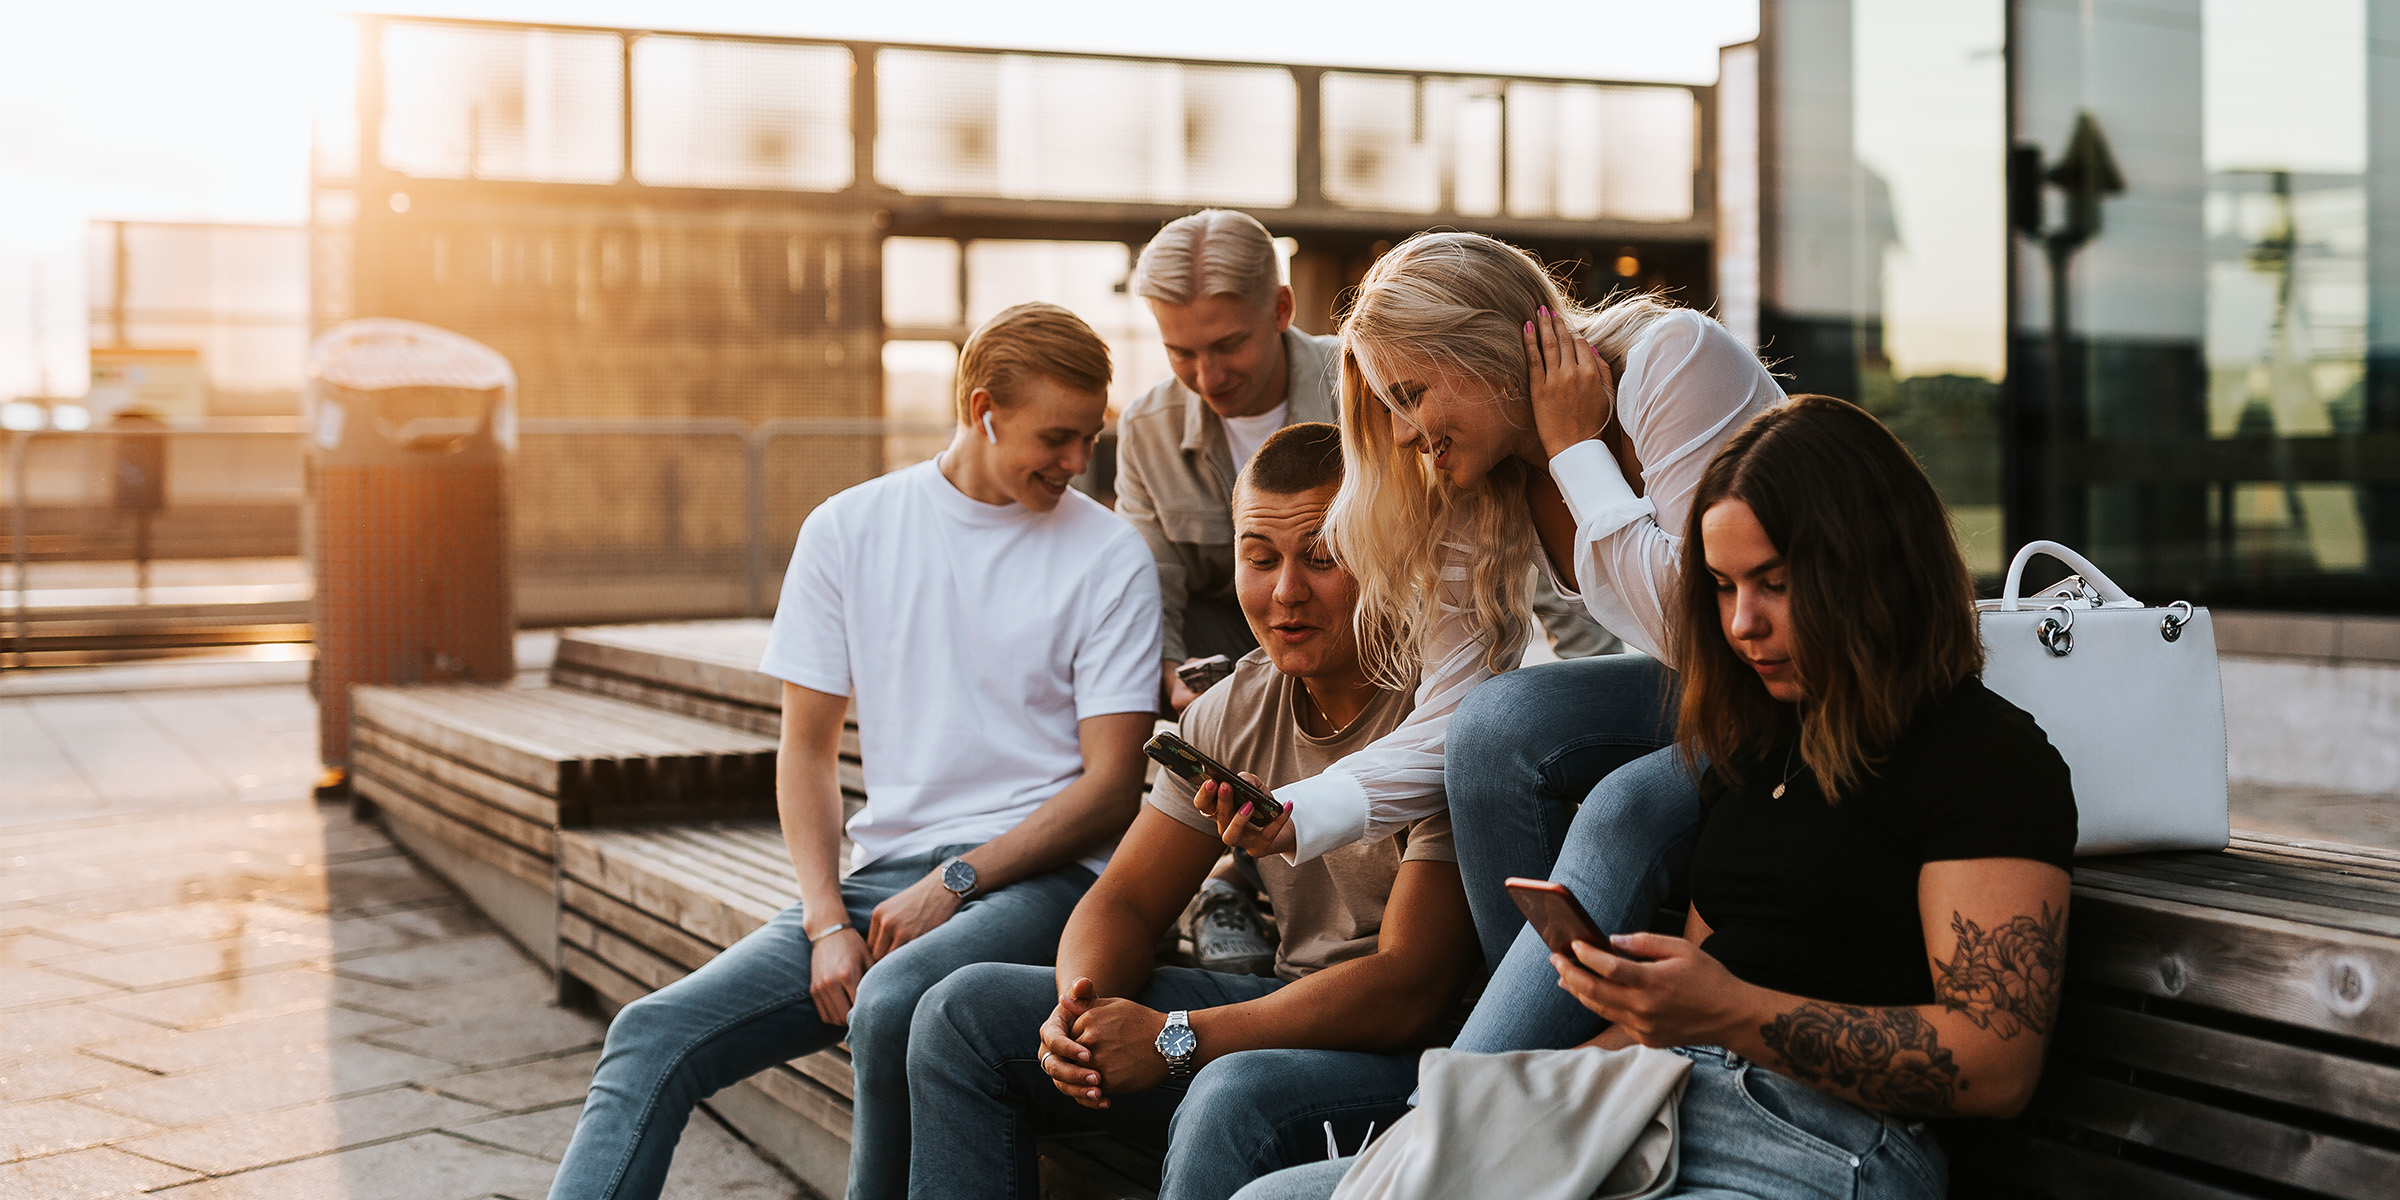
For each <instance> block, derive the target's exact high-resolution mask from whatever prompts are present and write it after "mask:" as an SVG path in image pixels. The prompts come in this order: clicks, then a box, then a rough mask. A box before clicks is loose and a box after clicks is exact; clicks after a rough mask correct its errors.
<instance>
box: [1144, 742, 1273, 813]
mask: <svg viewBox="0 0 2400 1200" xmlns="http://www.w3.org/2000/svg"><path fill="white" fill-rule="evenodd" d="M1142 753H1144V754H1147V755H1149V756H1150V757H1152V758H1154V759H1156V760H1158V764H1159V765H1160V766H1162V767H1165V768H1166V769H1168V770H1170V771H1173V772H1175V774H1176V775H1177V776H1178V777H1180V778H1181V779H1182V780H1183V781H1184V782H1185V783H1188V784H1191V785H1192V786H1193V787H1198V786H1200V784H1201V781H1203V780H1214V781H1216V782H1218V783H1220V784H1223V785H1225V786H1226V787H1229V788H1232V789H1233V793H1234V795H1236V796H1238V797H1240V798H1242V799H1244V800H1248V801H1249V802H1250V823H1251V824H1253V825H1265V824H1266V823H1268V822H1269V821H1272V820H1274V819H1275V818H1277V817H1280V816H1282V815H1283V802H1282V801H1280V800H1277V799H1276V798H1275V797H1273V796H1270V795H1268V794H1267V792H1266V790H1265V789H1263V788H1257V787H1252V786H1251V785H1250V781H1249V780H1246V779H1244V778H1242V777H1241V776H1240V775H1237V774H1235V773H1234V772H1233V769H1232V768H1230V767H1228V766H1226V765H1225V764H1223V763H1221V762H1218V761H1217V760H1215V759H1213V758H1210V757H1209V756H1207V755H1205V754H1202V753H1200V752H1199V751H1198V750H1195V749H1193V748H1192V744H1191V743H1190V742H1187V741H1184V740H1183V739H1182V738H1180V737H1177V736H1175V735H1174V734H1172V733H1161V734H1159V735H1157V736H1155V737H1153V738H1151V739H1150V742H1149V744H1148V745H1145V746H1143V747H1142Z"/></svg>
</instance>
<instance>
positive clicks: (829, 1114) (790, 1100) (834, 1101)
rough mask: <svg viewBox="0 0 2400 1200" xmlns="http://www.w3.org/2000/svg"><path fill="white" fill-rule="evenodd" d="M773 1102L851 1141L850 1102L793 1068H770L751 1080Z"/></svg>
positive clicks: (844, 1139) (836, 1135)
mask: <svg viewBox="0 0 2400 1200" xmlns="http://www.w3.org/2000/svg"><path fill="white" fill-rule="evenodd" d="M750 1082H752V1083H754V1084H756V1085H758V1089H759V1090H760V1091H763V1092H765V1093H766V1094H767V1096H768V1097H769V1098H770V1099H773V1100H774V1101H775V1102H776V1103H778V1104H781V1105H783V1106H784V1107H785V1108H788V1109H791V1110H792V1111H793V1112H795V1113H798V1114H800V1115H801V1116H802V1117H804V1118H806V1119H808V1120H810V1121H813V1122H815V1123H816V1124H817V1125H818V1126H820V1127H822V1128H823V1129H824V1130H825V1131H826V1132H828V1133H831V1134H833V1135H834V1136H835V1137H838V1138H840V1139H842V1140H843V1141H845V1142H846V1141H849V1140H850V1101H849V1100H848V1099H847V1098H845V1097H843V1096H839V1095H836V1094H835V1093H834V1092H833V1090H832V1089H830V1088H828V1087H826V1086H825V1085H824V1084H821V1083H818V1082H817V1081H816V1080H813V1079H810V1078H808V1077H807V1076H805V1075H802V1074H801V1073H800V1072H798V1071H795V1070H793V1069H792V1068H790V1067H770V1068H768V1069H767V1070H764V1071H761V1072H759V1073H758V1074H756V1075H753V1076H751V1077H750Z"/></svg>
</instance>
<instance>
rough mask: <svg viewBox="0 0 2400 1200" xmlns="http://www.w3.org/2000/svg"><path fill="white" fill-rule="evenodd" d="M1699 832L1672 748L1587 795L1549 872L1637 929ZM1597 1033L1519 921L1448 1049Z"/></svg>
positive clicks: (1604, 922) (1560, 1045)
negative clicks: (1682, 851) (1678, 855)
mask: <svg viewBox="0 0 2400 1200" xmlns="http://www.w3.org/2000/svg"><path fill="white" fill-rule="evenodd" d="M1584 661H1586V662H1589V661H1591V660H1589V659H1586V660H1584ZM1502 678H1506V677H1505V676H1503V677H1502ZM1484 686H1486V687H1489V686H1491V685H1490V684H1486V685H1484ZM1476 694H1478V695H1480V694H1482V693H1481V691H1480V689H1479V690H1478V691H1477V693H1476ZM1699 827H1700V793H1699V788H1698V786H1697V784H1696V783H1695V781H1694V780H1693V778H1692V775H1691V774H1690V772H1688V771H1686V770H1685V769H1684V765H1683V761H1682V759H1681V757H1680V752H1679V751H1677V750H1676V749H1675V748H1674V747H1672V746H1669V747H1667V748H1666V749H1664V750H1654V751H1651V752H1650V753H1649V754H1648V755H1646V756H1644V757H1642V758H1641V759H1638V760H1636V761H1635V762H1634V763H1632V764H1631V765H1629V766H1625V767H1621V768H1618V769H1617V770H1616V771H1614V772H1612V773H1610V775H1609V776H1608V778H1606V779H1603V780H1601V781H1600V785H1599V786H1598V787H1595V788H1593V789H1592V793H1591V795H1590V796H1589V797H1588V798H1587V799H1585V800H1584V802H1583V807H1582V809H1581V810H1579V811H1578V812H1576V814H1575V819H1574V821H1573V823H1571V824H1570V825H1568V826H1567V830H1566V837H1565V839H1564V842H1563V844H1562V845H1561V846H1560V847H1559V851H1558V861H1557V863H1556V865H1554V866H1552V867H1551V868H1550V870H1549V871H1548V872H1547V874H1548V875H1549V877H1550V878H1551V879H1552V880H1554V881H1556V882H1559V883H1563V884H1565V885H1567V890H1568V891H1570V892H1573V893H1574V894H1575V898H1576V899H1577V900H1580V901H1582V902H1583V908H1584V911H1585V912H1588V913H1590V914H1591V915H1592V920H1594V921H1597V922H1599V923H1600V925H1601V926H1602V928H1603V929H1604V930H1605V931H1606V932H1609V933H1621V932H1625V931H1627V930H1636V929H1642V928H1645V927H1647V926H1648V925H1649V923H1650V913H1651V912H1652V910H1654V909H1655V908H1657V906H1658V902H1659V900H1660V898H1661V897H1663V896H1664V895H1665V893H1666V887H1667V871H1668V865H1669V863H1670V861H1671V860H1672V858H1673V856H1674V854H1675V852H1676V851H1677V850H1678V849H1679V848H1681V847H1682V846H1683V845H1684V844H1685V843H1686V842H1689V841H1690V840H1691V839H1692V836H1693V835H1694V834H1695V833H1696V832H1698V830H1699ZM1459 858H1460V859H1461V860H1462V863H1463V860H1464V859H1465V858H1466V849H1465V847H1464V846H1463V845H1462V846H1461V847H1460V849H1459ZM1469 894H1470V895H1472V894H1473V893H1472V892H1470V893H1469ZM1512 907H1513V906H1512ZM1600 1028H1601V1021H1600V1017H1599V1016H1598V1015H1597V1014H1595V1013H1593V1012H1592V1011H1591V1010H1590V1009H1588V1008H1585V1007H1584V1006H1583V1005H1581V1004H1579V1003H1577V1002H1576V1000H1575V998H1574V997H1573V996H1570V995H1568V994H1567V993H1566V991H1565V990H1564V989H1562V988H1560V987H1559V986H1558V970H1557V968H1555V967H1552V966H1551V965H1550V948H1549V947H1548V946H1545V945H1543V944H1542V939H1541V936H1540V935H1539V934H1537V933H1535V932H1534V930H1533V927H1532V926H1531V925H1528V924H1526V923H1525V922H1524V920H1523V919H1522V918H1520V919H1519V920H1518V921H1517V935H1516V942H1515V944H1513V945H1511V946H1510V947H1509V948H1508V954H1507V956H1506V957H1504V958H1502V959H1501V960H1500V969H1499V970H1497V971H1494V972H1492V978H1491V981H1490V982H1489V983H1487V984H1485V985H1484V989H1483V996H1482V997H1481V998H1480V999H1478V1000H1476V1002H1475V1011H1474V1012H1472V1013H1470V1014H1468V1016H1467V1024H1466V1028H1464V1029H1461V1030H1460V1031H1459V1034H1458V1040H1457V1041H1456V1042H1454V1043H1452V1048H1453V1049H1457V1050H1465V1051H1468V1052H1470V1053H1474V1054H1497V1053H1499V1052H1501V1051H1504V1050H1561V1049H1564V1048H1566V1047H1568V1046H1574V1045H1579V1044H1581V1043H1582V1042H1584V1041H1585V1040H1587V1039H1589V1038H1590V1037H1591V1036H1592V1035H1594V1034H1596V1033H1598V1032H1600Z"/></svg>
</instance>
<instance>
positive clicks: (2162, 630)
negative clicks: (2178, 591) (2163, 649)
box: [2158, 600, 2192, 642]
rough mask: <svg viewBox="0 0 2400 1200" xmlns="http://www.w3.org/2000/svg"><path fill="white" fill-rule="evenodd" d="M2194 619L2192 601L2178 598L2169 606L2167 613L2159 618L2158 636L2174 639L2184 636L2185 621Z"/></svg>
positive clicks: (2169, 639)
mask: <svg viewBox="0 0 2400 1200" xmlns="http://www.w3.org/2000/svg"><path fill="white" fill-rule="evenodd" d="M2191 619H2192V602H2191V601H2189V600H2178V601H2176V602H2175V603H2173V604H2170V605H2168V606H2167V615H2166V616H2163V617H2160V618H2159V619H2158V636H2160V637H2163V638H2165V639H2167V640H2168V641H2170V642H2171V641H2174V640H2175V639H2177V638H2179V637H2182V636H2183V623H2184V622H2186V621H2189V620H2191Z"/></svg>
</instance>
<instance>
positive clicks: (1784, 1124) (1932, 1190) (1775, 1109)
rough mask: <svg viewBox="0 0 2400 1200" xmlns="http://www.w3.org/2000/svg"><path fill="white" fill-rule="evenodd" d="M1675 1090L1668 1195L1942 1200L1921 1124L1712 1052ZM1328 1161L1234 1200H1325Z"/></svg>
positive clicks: (1330, 1177)
mask: <svg viewBox="0 0 2400 1200" xmlns="http://www.w3.org/2000/svg"><path fill="white" fill-rule="evenodd" d="M1676 1053H1678V1054H1681V1055H1683V1056H1685V1057H1687V1058H1689V1059H1691V1060H1692V1075H1691V1082H1690V1083H1688V1084H1686V1085H1685V1087H1684V1090H1683V1104H1682V1107H1681V1108H1680V1109H1678V1110H1677V1113H1678V1115H1679V1116H1680V1117H1681V1118H1682V1141H1681V1143H1680V1144H1679V1145H1678V1148H1677V1155H1678V1156H1677V1163H1676V1175H1675V1190H1674V1191H1673V1192H1672V1193H1670V1195H1674V1196H1678V1197H1688V1198H1689V1200H1819V1198H1821V1200H1941V1197H1943V1196H1945V1195H1947V1194H1948V1187H1949V1168H1948V1166H1947V1164H1946V1163H1945V1161H1944V1159H1943V1156H1942V1151H1941V1147H1939V1146H1937V1145H1935V1144H1934V1142H1933V1140H1932V1139H1931V1138H1929V1137H1927V1136H1925V1132H1924V1128H1923V1127H1922V1126H1920V1125H1916V1124H1912V1123H1909V1122H1906V1121H1902V1120H1900V1119H1898V1118H1896V1117H1887V1116H1883V1115H1880V1114H1877V1113H1871V1112H1868V1111H1867V1110H1865V1109H1863V1108H1860V1107H1858V1106H1857V1105H1854V1104H1849V1103H1846V1102H1844V1101H1841V1100H1837V1099H1835V1098H1834V1097H1832V1096H1828V1095H1826V1094H1825V1093H1823V1092H1820V1091H1818V1090H1816V1089H1815V1088H1812V1087H1810V1086H1808V1085H1807V1084H1804V1083H1800V1082H1798V1081H1795V1080H1792V1079H1789V1078H1786V1077H1784V1076H1782V1075H1778V1074H1776V1073H1774V1072H1773V1071H1769V1070H1766V1069H1764V1068H1762V1067H1758V1066H1755V1065H1753V1064H1751V1063H1750V1062H1748V1061H1746V1060H1744V1059H1743V1058H1742V1057H1741V1056H1740V1055H1737V1054H1734V1053H1732V1052H1730V1051H1726V1050H1720V1049H1718V1048H1716V1047H1714V1046H1693V1047H1688V1048H1685V1049H1682V1050H1678V1051H1676ZM1352 1161H1353V1160H1351V1159H1347V1158H1344V1159H1336V1160H1334V1161H1332V1162H1324V1163H1316V1164H1313V1165H1310V1166H1305V1167H1296V1168H1293V1169H1291V1170H1287V1171H1278V1172H1276V1173H1275V1174H1273V1175H1269V1176H1267V1177H1265V1178H1263V1179H1260V1180H1259V1181H1257V1182H1256V1183H1253V1184H1251V1185H1250V1186H1248V1187H1246V1188H1243V1189H1242V1190H1241V1191H1240V1192H1238V1193H1236V1194H1235V1200H1325V1198H1326V1197H1329V1196H1331V1195H1333V1189H1334V1185H1335V1184H1337V1183H1339V1182H1340V1181H1341V1178H1342V1173H1343V1172H1344V1171H1346V1170H1348V1169H1349V1167H1350V1163H1351V1162H1352Z"/></svg>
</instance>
